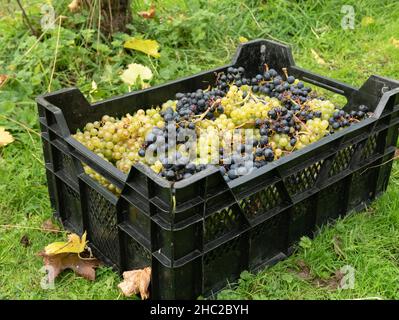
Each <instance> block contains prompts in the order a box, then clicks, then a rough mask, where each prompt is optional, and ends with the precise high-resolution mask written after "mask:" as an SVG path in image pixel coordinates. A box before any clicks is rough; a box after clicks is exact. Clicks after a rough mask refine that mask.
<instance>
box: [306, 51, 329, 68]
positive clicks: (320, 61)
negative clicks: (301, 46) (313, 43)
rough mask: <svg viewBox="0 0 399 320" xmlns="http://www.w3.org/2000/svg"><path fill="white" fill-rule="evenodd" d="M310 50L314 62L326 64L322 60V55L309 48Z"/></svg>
mask: <svg viewBox="0 0 399 320" xmlns="http://www.w3.org/2000/svg"><path fill="white" fill-rule="evenodd" d="M310 51H311V52H312V55H313V58H314V59H315V60H316V62H317V63H318V64H320V65H322V66H324V65H326V64H327V63H326V62H325V61H324V59H323V58H322V57H320V55H319V54H318V53H317V52H316V51H315V50H313V49H310Z"/></svg>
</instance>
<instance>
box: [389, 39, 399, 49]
mask: <svg viewBox="0 0 399 320" xmlns="http://www.w3.org/2000/svg"><path fill="white" fill-rule="evenodd" d="M390 42H391V44H393V45H394V47H396V48H398V49H399V40H398V39H395V38H391V40H390Z"/></svg>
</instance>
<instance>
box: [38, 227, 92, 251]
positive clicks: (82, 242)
mask: <svg viewBox="0 0 399 320" xmlns="http://www.w3.org/2000/svg"><path fill="white" fill-rule="evenodd" d="M86 244H87V241H86V232H85V233H83V235H82V239H80V237H79V236H78V235H77V234H75V233H72V234H69V235H68V242H53V243H50V244H49V245H48V246H46V248H44V252H45V254H46V255H56V254H60V253H81V252H83V251H84V250H85V248H86Z"/></svg>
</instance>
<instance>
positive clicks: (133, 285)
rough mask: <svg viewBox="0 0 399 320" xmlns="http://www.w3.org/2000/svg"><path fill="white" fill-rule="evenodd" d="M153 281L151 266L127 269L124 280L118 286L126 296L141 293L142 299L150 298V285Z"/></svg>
mask: <svg viewBox="0 0 399 320" xmlns="http://www.w3.org/2000/svg"><path fill="white" fill-rule="evenodd" d="M150 281H151V268H150V267H146V268H144V269H138V270H131V271H125V272H124V273H123V281H122V282H121V283H120V284H118V288H119V289H121V291H122V293H123V294H124V295H125V296H126V297H130V296H131V295H133V294H138V293H140V296H141V299H143V300H145V299H148V297H149V296H150V294H149V292H148V287H149V285H150Z"/></svg>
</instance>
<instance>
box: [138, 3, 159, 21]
mask: <svg viewBox="0 0 399 320" xmlns="http://www.w3.org/2000/svg"><path fill="white" fill-rule="evenodd" d="M137 14H138V15H139V16H141V17H142V18H144V19H152V18H154V17H155V6H154V5H153V4H152V5H151V7H150V9H149V10H148V11H140V12H137Z"/></svg>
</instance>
